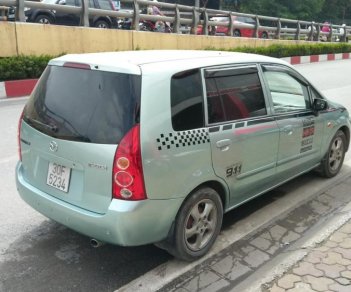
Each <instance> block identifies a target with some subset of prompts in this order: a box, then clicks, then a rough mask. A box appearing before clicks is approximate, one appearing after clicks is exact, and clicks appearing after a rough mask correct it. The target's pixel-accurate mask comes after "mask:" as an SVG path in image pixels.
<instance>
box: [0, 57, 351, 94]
mask: <svg viewBox="0 0 351 292" xmlns="http://www.w3.org/2000/svg"><path fill="white" fill-rule="evenodd" d="M350 55H351V54H350V53H341V54H326V55H312V56H293V57H287V58H281V59H282V60H284V61H287V62H288V63H290V64H292V65H298V64H307V63H317V62H324V61H335V60H345V59H350ZM37 81H38V79H24V80H14V81H4V82H0V99H4V98H13V97H20V96H26V95H30V94H31V92H32V90H33V89H34V86H35V85H36V83H37Z"/></svg>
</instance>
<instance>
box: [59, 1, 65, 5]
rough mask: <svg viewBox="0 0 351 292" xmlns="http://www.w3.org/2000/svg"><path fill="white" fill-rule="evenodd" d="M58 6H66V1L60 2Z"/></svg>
mask: <svg viewBox="0 0 351 292" xmlns="http://www.w3.org/2000/svg"><path fill="white" fill-rule="evenodd" d="M58 4H60V5H66V0H60V1H59V3H58Z"/></svg>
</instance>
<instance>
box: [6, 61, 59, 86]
mask: <svg viewBox="0 0 351 292" xmlns="http://www.w3.org/2000/svg"><path fill="white" fill-rule="evenodd" d="M52 58H53V57H52V56H18V57H5V58H0V81H6V80H17V79H31V78H39V77H40V75H41V73H42V72H43V71H44V69H45V67H46V65H47V64H48V62H49V60H50V59H52Z"/></svg>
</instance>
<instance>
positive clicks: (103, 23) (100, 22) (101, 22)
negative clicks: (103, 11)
mask: <svg viewBox="0 0 351 292" xmlns="http://www.w3.org/2000/svg"><path fill="white" fill-rule="evenodd" d="M94 26H95V27H98V28H110V24H109V23H108V22H107V21H105V20H101V19H100V20H98V21H96V22H95V24H94Z"/></svg>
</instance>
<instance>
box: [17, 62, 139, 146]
mask: <svg viewBox="0 0 351 292" xmlns="http://www.w3.org/2000/svg"><path fill="white" fill-rule="evenodd" d="M140 92H141V77H140V76H139V75H131V74H122V73H112V72H103V71H96V70H86V69H76V68H67V67H60V66H48V67H47V68H46V69H45V72H44V73H43V76H42V77H41V79H40V81H39V83H38V85H37V87H36V89H35V91H34V92H33V94H32V96H31V98H30V100H29V101H28V104H27V105H26V109H25V113H24V120H25V121H26V122H27V123H28V124H30V125H31V126H32V127H34V128H36V129H37V130H39V131H41V132H43V133H45V134H47V135H50V136H52V137H56V138H59V139H66V140H73V141H83V142H91V143H100V144H118V143H119V141H120V140H121V139H122V137H123V136H124V135H125V134H126V132H127V131H128V130H129V129H130V128H131V127H132V126H133V125H134V124H135V123H138V122H139V109H140Z"/></svg>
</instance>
